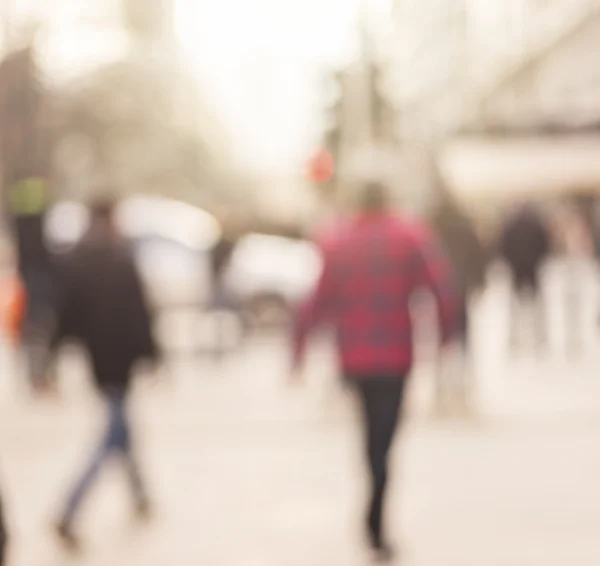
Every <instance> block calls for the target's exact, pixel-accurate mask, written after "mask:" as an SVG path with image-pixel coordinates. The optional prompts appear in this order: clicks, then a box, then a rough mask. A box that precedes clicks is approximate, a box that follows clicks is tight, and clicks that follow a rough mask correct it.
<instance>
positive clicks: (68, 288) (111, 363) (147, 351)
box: [56, 238, 157, 392]
mask: <svg viewBox="0 0 600 566" xmlns="http://www.w3.org/2000/svg"><path fill="white" fill-rule="evenodd" d="M60 274H61V277H60V300H59V308H58V321H57V323H58V324H57V333H56V339H57V341H62V340H64V339H69V338H70V339H75V340H77V341H78V342H80V343H81V345H82V346H83V347H84V348H85V350H86V351H87V353H88V354H89V357H90V360H91V363H92V367H93V370H94V375H95V378H96V380H97V382H98V385H99V386H100V388H101V389H104V390H117V391H120V392H124V391H125V390H126V389H127V386H128V384H129V381H130V378H131V369H132V366H133V365H134V364H135V363H136V362H137V361H138V360H141V359H144V358H147V359H155V358H156V356H157V348H156V343H155V341H154V338H153V335H152V322H151V316H150V311H149V308H148V305H147V303H146V300H145V297H144V292H143V287H142V283H141V280H140V277H139V275H138V272H137V269H136V266H135V262H134V259H133V255H132V254H131V252H130V250H129V248H128V246H127V245H126V244H125V243H124V242H122V241H117V240H110V239H107V238H105V239H88V240H86V241H85V242H84V243H82V244H81V245H80V246H79V248H78V249H76V250H75V251H74V252H72V253H71V254H70V255H69V257H67V258H66V260H65V261H64V262H63V263H62V265H61V268H60Z"/></svg>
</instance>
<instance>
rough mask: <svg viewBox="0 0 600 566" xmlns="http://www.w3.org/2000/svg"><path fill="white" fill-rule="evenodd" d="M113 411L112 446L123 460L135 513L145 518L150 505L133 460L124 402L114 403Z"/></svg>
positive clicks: (121, 399) (136, 465)
mask: <svg viewBox="0 0 600 566" xmlns="http://www.w3.org/2000/svg"><path fill="white" fill-rule="evenodd" d="M114 410H115V414H114V422H115V423H117V425H118V426H116V427H115V437H114V438H113V445H114V446H115V448H117V449H118V450H119V454H120V456H121V457H122V459H123V464H124V465H125V471H126V472H127V476H128V479H129V483H130V486H131V490H132V494H133V498H134V501H135V506H136V512H137V514H138V516H140V517H146V516H148V514H149V513H150V504H149V500H148V496H147V491H146V487H145V484H144V481H143V479H142V474H141V472H140V468H139V465H138V462H137V460H136V458H135V451H134V449H133V443H132V439H131V428H130V425H129V420H128V418H127V412H126V406H125V400H124V399H123V398H120V399H117V400H116V401H115V403H114Z"/></svg>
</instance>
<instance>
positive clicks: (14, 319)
mask: <svg viewBox="0 0 600 566" xmlns="http://www.w3.org/2000/svg"><path fill="white" fill-rule="evenodd" d="M1 301H2V327H3V329H4V331H5V333H6V334H7V335H8V337H9V338H10V339H12V340H14V341H15V342H17V341H18V340H19V338H20V336H21V327H22V325H23V319H24V317H25V308H26V296H25V289H24V287H23V284H22V283H21V280H20V279H19V277H17V276H12V277H7V278H6V280H5V281H3V282H2V295H1Z"/></svg>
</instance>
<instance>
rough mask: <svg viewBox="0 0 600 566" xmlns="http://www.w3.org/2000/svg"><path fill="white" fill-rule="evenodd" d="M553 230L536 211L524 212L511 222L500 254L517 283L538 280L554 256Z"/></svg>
mask: <svg viewBox="0 0 600 566" xmlns="http://www.w3.org/2000/svg"><path fill="white" fill-rule="evenodd" d="M551 244H552V242H551V235H550V230H549V228H548V226H547V225H546V223H545V222H544V219H543V218H542V216H541V215H540V214H539V213H538V212H537V211H536V210H534V209H531V208H524V209H523V210H521V211H519V212H518V213H517V214H516V215H515V216H513V217H511V218H509V219H508V221H507V222H506V224H505V226H504V230H503V233H502V237H501V241H500V253H501V256H502V257H503V258H504V259H505V260H506V262H507V264H508V265H509V267H510V268H511V270H512V271H513V274H514V275H515V277H516V278H517V279H535V278H536V277H537V273H538V270H539V269H540V267H541V265H542V263H543V262H544V260H545V259H546V258H547V257H548V255H549V254H550V252H551Z"/></svg>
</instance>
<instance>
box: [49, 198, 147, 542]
mask: <svg viewBox="0 0 600 566" xmlns="http://www.w3.org/2000/svg"><path fill="white" fill-rule="evenodd" d="M112 212H113V205H112V203H110V202H108V201H107V202H103V203H97V204H96V205H95V206H94V207H93V209H92V223H91V229H90V231H89V233H88V234H87V236H86V237H85V238H84V240H83V241H82V243H81V244H80V245H79V246H78V247H77V248H76V249H75V250H74V251H73V252H72V253H71V254H70V255H69V257H67V258H66V259H65V261H64V262H63V264H62V265H61V268H60V272H61V277H60V300H59V308H58V321H57V332H56V340H55V342H56V343H60V342H62V341H64V340H67V339H72V340H76V341H77V342H79V343H80V344H81V345H82V346H83V348H84V350H85V351H86V352H87V354H88V355H89V358H90V362H91V366H92V370H93V374H94V378H95V380H96V383H97V385H98V388H99V390H100V391H101V392H102V394H103V396H104V398H105V399H106V401H107V408H108V413H109V418H108V421H109V422H108V427H107V431H106V433H105V436H104V438H103V439H102V442H101V443H100V447H99V449H98V451H97V452H96V454H95V455H94V458H93V459H92V462H91V463H90V464H89V466H88V468H87V469H86V471H85V473H84V474H83V476H82V477H81V479H80V480H79V481H78V482H77V484H76V487H75V488H74V490H73V491H72V492H71V495H70V497H69V499H68V502H67V505H66V508H65V510H64V512H63V514H62V517H61V519H60V522H59V525H58V534H59V536H60V537H61V538H62V540H63V541H64V542H65V543H67V544H68V545H69V546H72V547H73V546H76V545H77V543H78V541H77V538H76V536H75V535H74V532H73V523H74V520H75V518H76V515H77V513H78V511H79V508H80V506H81V504H82V502H83V500H84V498H85V496H86V495H87V493H88V491H89V489H90V488H91V486H92V485H93V483H94V481H95V479H96V477H97V475H98V472H99V471H100V469H101V468H102V466H103V464H104V463H105V461H106V460H107V458H108V457H109V456H111V455H113V454H117V455H119V456H121V457H122V459H123V462H124V463H125V466H126V470H127V472H128V475H129V478H130V480H131V486H132V488H133V494H134V497H135V502H136V510H137V511H138V512H139V513H140V514H141V515H145V514H147V512H148V510H149V508H148V498H147V496H146V491H145V488H144V485H143V482H142V479H141V476H140V472H139V469H138V467H137V465H136V462H135V459H134V456H133V449H132V444H131V438H130V431H129V423H128V420H127V415H126V408H125V405H126V399H127V393H128V391H129V386H130V382H131V378H132V372H133V369H134V366H135V365H136V363H137V362H138V361H141V360H150V361H155V360H156V359H157V347H156V343H155V341H154V339H153V336H152V324H151V316H150V311H149V308H148V305H147V303H146V300H145V297H144V292H143V287H142V282H141V280H140V277H139V275H138V272H137V269H136V266H135V262H134V258H133V255H132V253H131V251H130V249H129V246H128V245H127V243H126V241H125V240H124V239H123V238H122V237H121V236H120V235H119V233H118V231H117V229H116V228H115V226H114V224H113V221H112Z"/></svg>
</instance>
